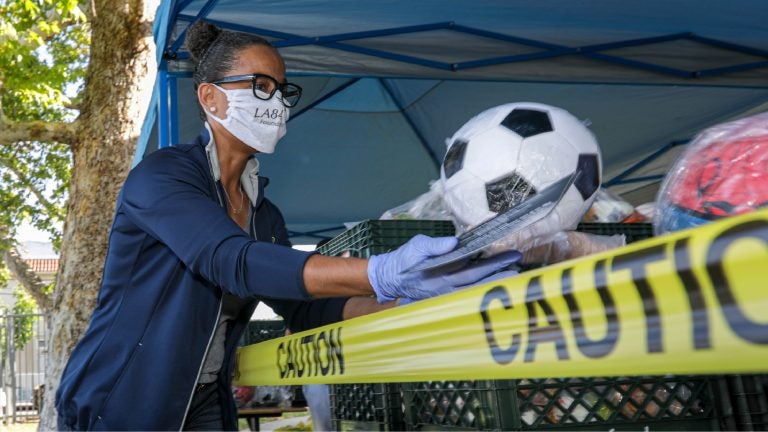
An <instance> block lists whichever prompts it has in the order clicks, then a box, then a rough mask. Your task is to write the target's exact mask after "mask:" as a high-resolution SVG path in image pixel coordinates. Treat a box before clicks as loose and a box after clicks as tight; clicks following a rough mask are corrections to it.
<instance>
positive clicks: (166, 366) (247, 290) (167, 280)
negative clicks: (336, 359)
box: [56, 131, 346, 430]
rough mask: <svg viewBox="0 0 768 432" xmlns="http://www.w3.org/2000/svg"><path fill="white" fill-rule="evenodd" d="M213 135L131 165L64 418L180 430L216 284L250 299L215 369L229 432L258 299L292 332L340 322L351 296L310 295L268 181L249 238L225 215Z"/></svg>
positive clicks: (63, 423)
mask: <svg viewBox="0 0 768 432" xmlns="http://www.w3.org/2000/svg"><path fill="white" fill-rule="evenodd" d="M208 140H209V137H208V132H207V131H203V133H202V134H201V135H200V136H199V137H198V138H197V140H196V141H195V142H194V143H193V144H189V145H180V146H174V147H170V148H167V149H162V150H159V151H156V152H154V153H153V154H151V155H149V156H147V157H146V158H145V159H144V161H142V162H141V163H140V164H139V165H138V166H136V168H134V169H133V170H132V171H131V173H130V174H129V176H128V178H127V180H126V182H125V184H124V186H123V189H122V191H121V193H120V197H119V198H118V203H117V209H116V214H115V220H114V223H113V225H112V230H111V233H110V236H109V249H108V251H107V258H106V261H105V265H104V275H103V279H102V284H101V289H100V291H99V296H98V303H97V306H96V309H95V310H94V312H93V315H92V317H91V321H90V325H89V327H88V330H87V331H86V333H85V335H84V336H83V338H82V339H81V340H80V342H79V344H78V345H77V346H76V348H75V349H74V351H73V352H72V354H71V356H70V358H69V362H68V363H67V366H66V368H65V369H64V373H63V375H62V378H61V382H60V383H59V388H58V390H57V392H56V408H57V410H58V416H59V417H58V421H59V425H60V427H63V428H67V429H75V430H106V429H109V430H172V429H176V430H178V429H180V428H181V427H182V425H183V421H184V419H185V416H186V412H187V409H188V406H189V402H190V400H191V397H192V394H193V389H194V386H195V383H196V382H197V377H198V374H199V371H200V367H201V365H202V362H203V359H204V355H205V352H206V348H207V346H208V343H209V340H210V339H211V335H212V333H213V331H214V328H215V325H216V321H217V316H218V312H219V305H220V301H221V298H222V294H223V293H230V294H234V295H237V296H239V297H242V298H248V299H253V301H252V302H249V304H248V306H246V307H244V308H243V310H242V312H241V314H240V316H239V317H238V319H237V320H236V321H235V322H234V323H232V324H230V325H229V326H228V331H227V338H226V341H227V342H226V343H227V345H226V348H225V349H226V357H225V360H224V365H223V366H222V371H221V372H220V374H219V380H218V387H219V392H220V396H221V398H222V399H221V400H222V401H224V403H223V405H224V407H223V408H224V409H223V411H224V425H225V428H226V429H229V430H235V429H236V424H237V416H236V410H235V404H234V400H233V397H232V391H231V389H230V385H231V377H232V368H233V366H234V357H235V356H234V352H235V349H236V345H237V340H238V339H239V338H240V335H241V334H242V332H243V331H244V329H245V326H246V325H247V323H248V321H249V319H250V316H251V315H252V314H253V311H254V309H255V308H256V304H257V303H258V300H263V301H264V302H265V303H267V304H268V305H270V306H271V307H272V308H273V309H274V310H275V312H277V313H278V314H280V315H282V316H283V317H284V319H285V320H286V322H287V323H288V326H289V328H291V329H292V330H293V331H300V330H303V329H308V328H312V327H316V326H319V325H324V324H329V323H332V322H336V321H339V320H340V319H341V316H342V309H343V307H344V303H345V302H346V299H343V298H337V299H326V300H316V301H309V300H310V296H309V295H308V293H307V291H306V289H305V287H304V284H303V279H302V270H303V267H304V264H305V262H306V260H307V258H308V257H309V256H310V254H309V253H306V252H301V251H297V250H294V249H291V248H290V246H289V245H290V243H289V241H288V236H287V231H286V228H285V223H284V221H283V217H282V215H281V214H280V211H279V210H278V209H277V207H276V206H275V205H274V204H272V203H271V202H270V201H269V200H267V199H264V193H263V192H264V186H265V185H266V183H267V181H266V179H263V178H259V199H258V202H257V203H256V205H255V206H254V208H253V211H252V213H253V220H252V223H251V227H250V230H251V233H250V234H251V235H250V236H249V235H247V234H246V233H245V232H244V231H243V229H242V228H240V227H239V226H238V225H237V224H236V223H235V222H234V221H233V220H232V219H231V218H230V217H229V216H228V215H227V212H226V210H225V209H224V208H223V207H222V204H221V203H220V202H219V198H218V197H219V196H220V195H221V189H220V188H221V185H220V183H219V182H216V181H214V178H213V175H212V174H211V170H210V168H209V165H208V160H207V157H206V153H205V145H206V144H207V143H208ZM217 189H218V193H217ZM254 238H255V239H259V240H254ZM262 239H263V240H262Z"/></svg>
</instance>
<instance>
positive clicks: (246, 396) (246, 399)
mask: <svg viewBox="0 0 768 432" xmlns="http://www.w3.org/2000/svg"><path fill="white" fill-rule="evenodd" d="M232 393H233V396H234V397H235V405H237V407H238V408H257V407H280V408H288V407H290V406H291V405H292V404H293V397H294V392H293V386H237V387H233V388H232Z"/></svg>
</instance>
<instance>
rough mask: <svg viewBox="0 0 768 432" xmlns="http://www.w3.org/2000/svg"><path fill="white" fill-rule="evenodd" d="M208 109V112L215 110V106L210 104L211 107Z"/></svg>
mask: <svg viewBox="0 0 768 432" xmlns="http://www.w3.org/2000/svg"><path fill="white" fill-rule="evenodd" d="M208 110H209V111H210V112H216V107H215V106H212V107H210V108H208Z"/></svg>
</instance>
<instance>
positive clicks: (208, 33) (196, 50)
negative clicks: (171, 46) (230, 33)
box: [186, 21, 222, 63]
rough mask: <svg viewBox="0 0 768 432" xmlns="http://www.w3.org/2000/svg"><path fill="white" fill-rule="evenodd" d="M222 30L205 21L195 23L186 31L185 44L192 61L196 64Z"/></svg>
mask: <svg viewBox="0 0 768 432" xmlns="http://www.w3.org/2000/svg"><path fill="white" fill-rule="evenodd" d="M221 32H222V30H221V29H220V28H218V27H216V26H215V25H213V24H210V23H207V22H205V21H197V22H196V23H194V24H192V25H191V26H190V27H189V29H187V37H186V44H187V50H188V51H189V54H190V55H191V56H192V60H194V62H195V63H198V62H199V61H200V59H201V58H203V56H204V55H205V52H206V51H208V48H210V47H211V45H212V44H213V42H214V41H215V40H216V38H217V37H219V35H220V34H221Z"/></svg>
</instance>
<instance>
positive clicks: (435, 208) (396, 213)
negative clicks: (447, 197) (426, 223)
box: [379, 180, 453, 220]
mask: <svg viewBox="0 0 768 432" xmlns="http://www.w3.org/2000/svg"><path fill="white" fill-rule="evenodd" d="M379 219H423V220H453V217H452V215H451V212H450V211H449V210H448V209H447V208H446V207H445V201H443V196H442V191H441V190H440V183H439V181H438V180H432V181H431V182H430V184H429V191H427V192H425V193H423V194H421V195H419V196H418V197H416V198H414V199H412V200H410V201H408V202H406V203H403V204H401V205H399V206H397V207H393V208H391V209H389V210H387V211H385V212H384V213H383V214H382V215H381V217H380V218H379Z"/></svg>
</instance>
